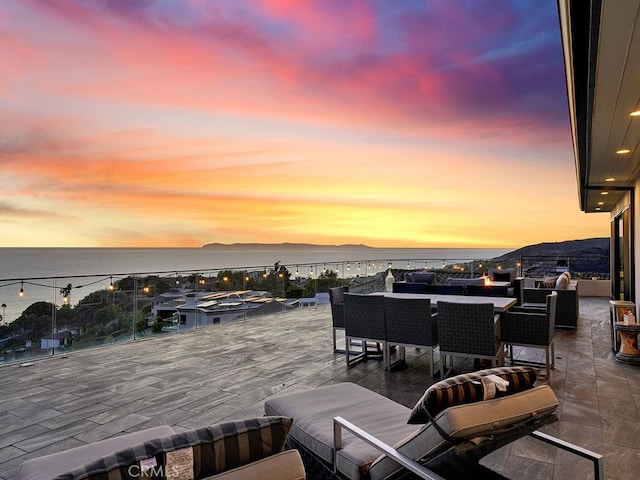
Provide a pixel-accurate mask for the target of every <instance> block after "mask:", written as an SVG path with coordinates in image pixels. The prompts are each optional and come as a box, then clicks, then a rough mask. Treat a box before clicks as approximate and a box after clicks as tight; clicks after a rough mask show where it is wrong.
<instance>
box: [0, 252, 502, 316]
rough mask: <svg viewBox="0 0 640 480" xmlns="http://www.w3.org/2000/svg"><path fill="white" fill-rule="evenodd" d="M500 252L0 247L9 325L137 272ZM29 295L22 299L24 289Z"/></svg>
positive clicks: (451, 258) (358, 266) (316, 266)
mask: <svg viewBox="0 0 640 480" xmlns="http://www.w3.org/2000/svg"><path fill="white" fill-rule="evenodd" d="M508 251H509V250H508V249H501V248H484V249H480V248H469V249H462V248H369V247H360V246H348V247H347V246H344V247H321V246H299V245H291V246H280V245H274V246H269V245H266V246H262V245H260V246H254V247H250V248H249V247H235V246H228V247H216V248H0V304H4V305H6V307H4V309H3V314H4V318H5V319H6V320H7V321H12V320H14V319H15V318H17V317H18V316H20V314H21V313H22V312H23V311H24V309H26V308H27V307H28V306H29V305H31V304H32V303H34V302H37V301H48V302H54V303H56V304H60V303H61V301H62V297H61V295H60V289H61V288H62V287H65V286H66V285H68V284H69V283H70V284H72V286H73V287H74V288H73V290H72V294H71V304H72V305H73V304H74V303H77V302H78V300H80V299H82V298H84V297H85V296H86V295H88V294H89V293H91V292H93V291H96V290H99V289H102V288H106V287H107V286H108V284H109V283H110V281H111V277H113V279H114V280H116V279H118V278H123V277H126V276H129V275H132V274H136V275H150V274H156V275H160V276H163V275H167V276H169V275H175V274H176V273H180V274H183V273H184V275H189V274H191V273H195V272H198V273H203V274H206V275H215V274H216V273H217V272H216V270H221V269H238V270H243V269H246V270H248V271H255V270H261V269H270V268H273V266H274V264H275V263H276V262H280V264H281V265H284V266H286V267H287V268H288V269H289V271H290V272H292V274H293V273H294V272H295V271H299V272H300V274H301V275H308V274H309V273H310V272H311V271H313V272H315V274H317V273H318V272H320V271H322V270H323V269H324V268H327V269H333V270H335V269H338V273H339V275H340V276H345V277H346V276H355V275H363V274H364V273H365V272H368V273H377V272H379V271H381V270H385V269H386V268H387V265H388V264H389V262H391V263H392V266H393V267H394V268H408V269H418V268H424V267H425V266H429V267H432V268H433V267H438V266H440V265H442V264H443V263H446V264H449V263H455V262H461V261H469V260H490V259H492V258H495V257H498V256H500V255H503V254H505V253H507V252H508ZM21 287H22V288H23V290H24V293H25V295H24V297H22V298H20V297H19V296H18V292H19V290H20V288H21Z"/></svg>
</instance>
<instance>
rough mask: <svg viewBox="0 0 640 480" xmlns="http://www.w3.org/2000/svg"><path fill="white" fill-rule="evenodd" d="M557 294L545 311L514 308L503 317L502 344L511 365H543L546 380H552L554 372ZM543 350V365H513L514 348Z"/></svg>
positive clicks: (529, 363) (536, 363) (547, 302)
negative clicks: (505, 348)
mask: <svg viewBox="0 0 640 480" xmlns="http://www.w3.org/2000/svg"><path fill="white" fill-rule="evenodd" d="M557 301H558V294H557V292H552V293H551V294H549V295H547V297H546V309H545V310H538V309H535V308H531V309H528V308H526V307H524V308H523V307H520V308H514V309H513V311H511V310H509V311H507V312H505V313H503V314H502V315H501V318H500V340H501V341H502V345H503V346H505V347H507V348H508V351H509V360H510V362H511V364H515V363H522V364H526V365H536V366H537V365H541V366H544V367H545V370H546V373H547V379H549V378H551V377H550V375H551V369H552V368H555V348H554V342H553V339H554V334H555V322H556V303H557ZM514 345H518V346H522V347H531V348H541V349H544V353H545V361H544V363H540V362H534V361H524V360H518V361H517V362H514V359H513V346H514Z"/></svg>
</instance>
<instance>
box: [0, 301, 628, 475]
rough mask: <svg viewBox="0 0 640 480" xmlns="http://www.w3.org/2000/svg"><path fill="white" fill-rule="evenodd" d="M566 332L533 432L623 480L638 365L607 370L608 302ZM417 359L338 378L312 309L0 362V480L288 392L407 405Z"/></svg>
mask: <svg viewBox="0 0 640 480" xmlns="http://www.w3.org/2000/svg"><path fill="white" fill-rule="evenodd" d="M578 322H579V323H578V329H577V331H560V330H558V331H557V333H556V368H555V370H554V371H552V376H551V382H550V385H551V386H552V387H553V389H554V391H555V393H556V395H557V397H558V399H559V401H560V409H559V413H558V416H559V421H558V422H556V423H554V424H551V425H548V426H547V427H545V428H544V430H545V431H548V432H549V433H551V434H552V435H554V436H557V437H559V438H561V439H564V440H567V441H570V442H573V443H576V444H578V445H580V446H582V447H585V448H588V449H591V450H594V451H596V452H598V453H602V454H604V455H605V472H606V477H607V478H608V479H619V480H624V479H629V480H630V479H635V478H637V475H638V474H637V472H638V471H639V469H640V442H638V439H639V438H640V367H636V366H631V365H626V364H621V363H618V362H616V361H615V360H614V357H613V353H612V351H611V346H610V345H611V341H610V330H609V304H608V301H607V299H605V298H595V297H580V318H579V321H578ZM537 352H538V351H526V350H520V352H519V354H520V355H522V356H527V357H529V356H530V355H534V354H536V355H537ZM427 357H428V355H426V354H425V353H424V352H423V351H420V350H415V349H407V366H406V367H403V368H400V369H397V370H393V371H392V372H387V371H384V369H383V368H382V365H381V362H379V361H375V360H370V361H368V362H364V363H360V364H358V365H356V366H354V367H351V368H347V367H346V364H345V360H344V356H343V355H340V354H334V353H333V352H332V347H331V311H330V307H329V305H317V306H315V307H308V308H299V309H296V310H294V311H289V312H287V313H284V314H274V315H268V316H264V317H258V318H250V319H247V320H239V321H234V322H231V323H227V324H220V325H215V326H212V327H207V328H202V329H198V330H197V331H193V330H192V331H189V332H184V333H179V334H171V335H166V336H160V337H153V338H150V339H147V340H139V341H135V342H130V343H124V344H116V345H111V346H107V347H99V348H93V349H87V350H83V351H78V352H74V353H69V354H62V355H58V354H56V355H55V356H53V357H49V358H46V359H43V360H38V361H33V362H29V363H26V364H12V365H5V366H3V367H1V368H0V479H2V480H8V479H14V478H16V476H17V471H18V467H19V465H20V464H21V463H22V462H23V461H25V460H27V459H29V458H33V457H39V456H42V455H45V454H48V453H52V452H54V451H60V450H63V449H67V448H71V447H75V446H78V445H81V444H84V443H89V442H94V441H97V440H101V439H104V438H107V437H111V436H114V435H118V434H120V433H122V432H131V431H136V430H140V429H143V428H147V427H151V426H155V425H162V424H167V425H171V426H172V427H173V428H174V429H175V430H177V431H181V430H186V429H191V428H195V427H199V426H202V425H206V424H211V423H214V422H217V421H219V420H222V419H234V418H242V417H247V416H256V415H263V402H264V400H265V398H267V397H268V396H270V395H272V394H274V393H277V392H279V391H282V390H286V389H289V388H295V387H296V386H300V385H305V386H320V385H324V384H330V383H337V382H343V381H349V382H355V383H358V384H360V385H362V386H364V387H366V388H369V389H371V390H374V391H376V392H378V393H381V394H383V395H385V396H387V397H389V398H391V399H393V400H395V401H397V402H399V403H402V404H404V405H406V406H408V407H412V406H413V405H414V403H415V402H416V401H417V400H418V399H419V398H420V396H421V395H422V393H423V392H424V390H425V389H426V388H427V387H428V386H429V385H430V384H431V383H433V380H431V379H429V378H427V375H428V373H427V365H428V363H427V361H428V359H427ZM463 368H464V366H463ZM542 381H544V379H542ZM483 463H484V464H485V465H487V466H490V467H491V468H492V469H494V470H497V471H499V472H501V473H503V474H504V475H506V476H507V477H512V478H540V479H542V478H549V479H563V480H566V479H574V478H575V479H584V478H593V473H592V467H591V463H590V462H589V461H588V460H583V459H580V458H578V457H576V456H574V455H570V454H568V453H566V452H563V451H559V450H557V449H556V448H554V447H551V446H548V445H545V444H541V443H540V442H536V441H534V440H530V439H521V440H518V441H517V442H514V443H513V444H511V445H509V446H506V447H504V448H502V449H501V450H498V451H497V452H494V453H492V454H491V455H489V456H488V457H486V458H485V460H483Z"/></svg>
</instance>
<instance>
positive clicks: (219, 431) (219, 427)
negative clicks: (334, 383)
mask: <svg viewBox="0 0 640 480" xmlns="http://www.w3.org/2000/svg"><path fill="white" fill-rule="evenodd" d="M292 422H293V420H292V419H291V418H287V417H257V418H251V419H246V420H237V421H229V422H222V423H218V424H215V425H212V426H209V427H204V428H198V429H195V430H188V431H185V432H181V433H176V434H173V435H169V436H165V437H160V438H156V439H152V440H147V441H145V442H143V443H139V444H137V445H134V446H132V447H130V448H125V449H123V450H120V451H117V452H114V453H112V454H110V455H106V456H104V457H102V458H99V459H97V460H95V461H93V462H90V463H88V464H86V465H84V466H82V467H79V468H76V469H74V470H73V471H71V472H68V473H66V474H63V475H60V476H58V477H56V479H55V480H84V479H96V480H97V479H100V480H101V479H105V478H108V479H109V480H120V479H128V478H130V469H131V468H135V469H136V471H137V472H139V471H140V468H141V465H140V462H141V461H146V460H147V459H151V462H152V463H154V464H155V465H154V467H153V468H156V469H160V470H165V471H169V470H172V469H173V466H169V465H167V464H166V463H165V462H166V455H167V453H169V452H175V451H177V450H183V451H184V452H186V453H188V454H192V455H193V464H192V466H193V478H195V479H199V478H205V477H209V476H212V475H215V474H217V473H220V472H224V471H227V470H231V469H233V468H237V467H239V466H242V465H246V464H248V463H251V462H254V461H256V460H259V459H262V458H265V457H268V456H271V455H273V454H275V453H278V452H280V451H281V450H282V447H283V446H284V442H285V440H286V438H287V434H288V433H289V430H290V429H291V424H292ZM152 457H155V461H154V460H153V458H152Z"/></svg>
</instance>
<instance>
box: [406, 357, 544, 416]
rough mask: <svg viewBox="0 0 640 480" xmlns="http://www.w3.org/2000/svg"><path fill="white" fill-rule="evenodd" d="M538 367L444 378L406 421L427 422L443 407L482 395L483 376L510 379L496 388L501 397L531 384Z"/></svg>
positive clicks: (483, 389) (493, 369) (417, 405)
mask: <svg viewBox="0 0 640 480" xmlns="http://www.w3.org/2000/svg"><path fill="white" fill-rule="evenodd" d="M537 374H538V371H537V370H536V369H535V368H531V367H499V368H491V369H487V370H481V371H478V372H472V373H467V374H462V375H457V376H455V377H451V378H446V379H444V380H441V381H439V382H437V383H434V384H433V385H431V386H430V387H429V388H428V389H427V390H426V391H425V392H424V394H423V395H422V397H421V398H420V400H418V402H417V403H416V405H415V406H414V407H413V410H412V411H411V415H410V416H409V420H408V422H407V423H410V424H420V423H428V422H429V421H430V419H429V417H431V418H434V417H435V416H436V415H438V414H439V413H440V412H442V411H443V410H445V409H447V408H449V407H451V406H454V405H464V404H467V403H474V402H480V401H482V400H483V399H485V395H486V392H485V387H484V384H483V382H482V378H483V377H487V376H489V375H496V376H497V377H500V378H501V379H503V380H506V381H507V382H509V385H508V386H507V389H506V391H504V392H502V391H500V390H495V397H496V398H497V397H504V396H507V395H512V394H514V393H517V392H520V391H523V390H527V389H529V388H532V387H533V384H534V383H535V382H536V378H537Z"/></svg>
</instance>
